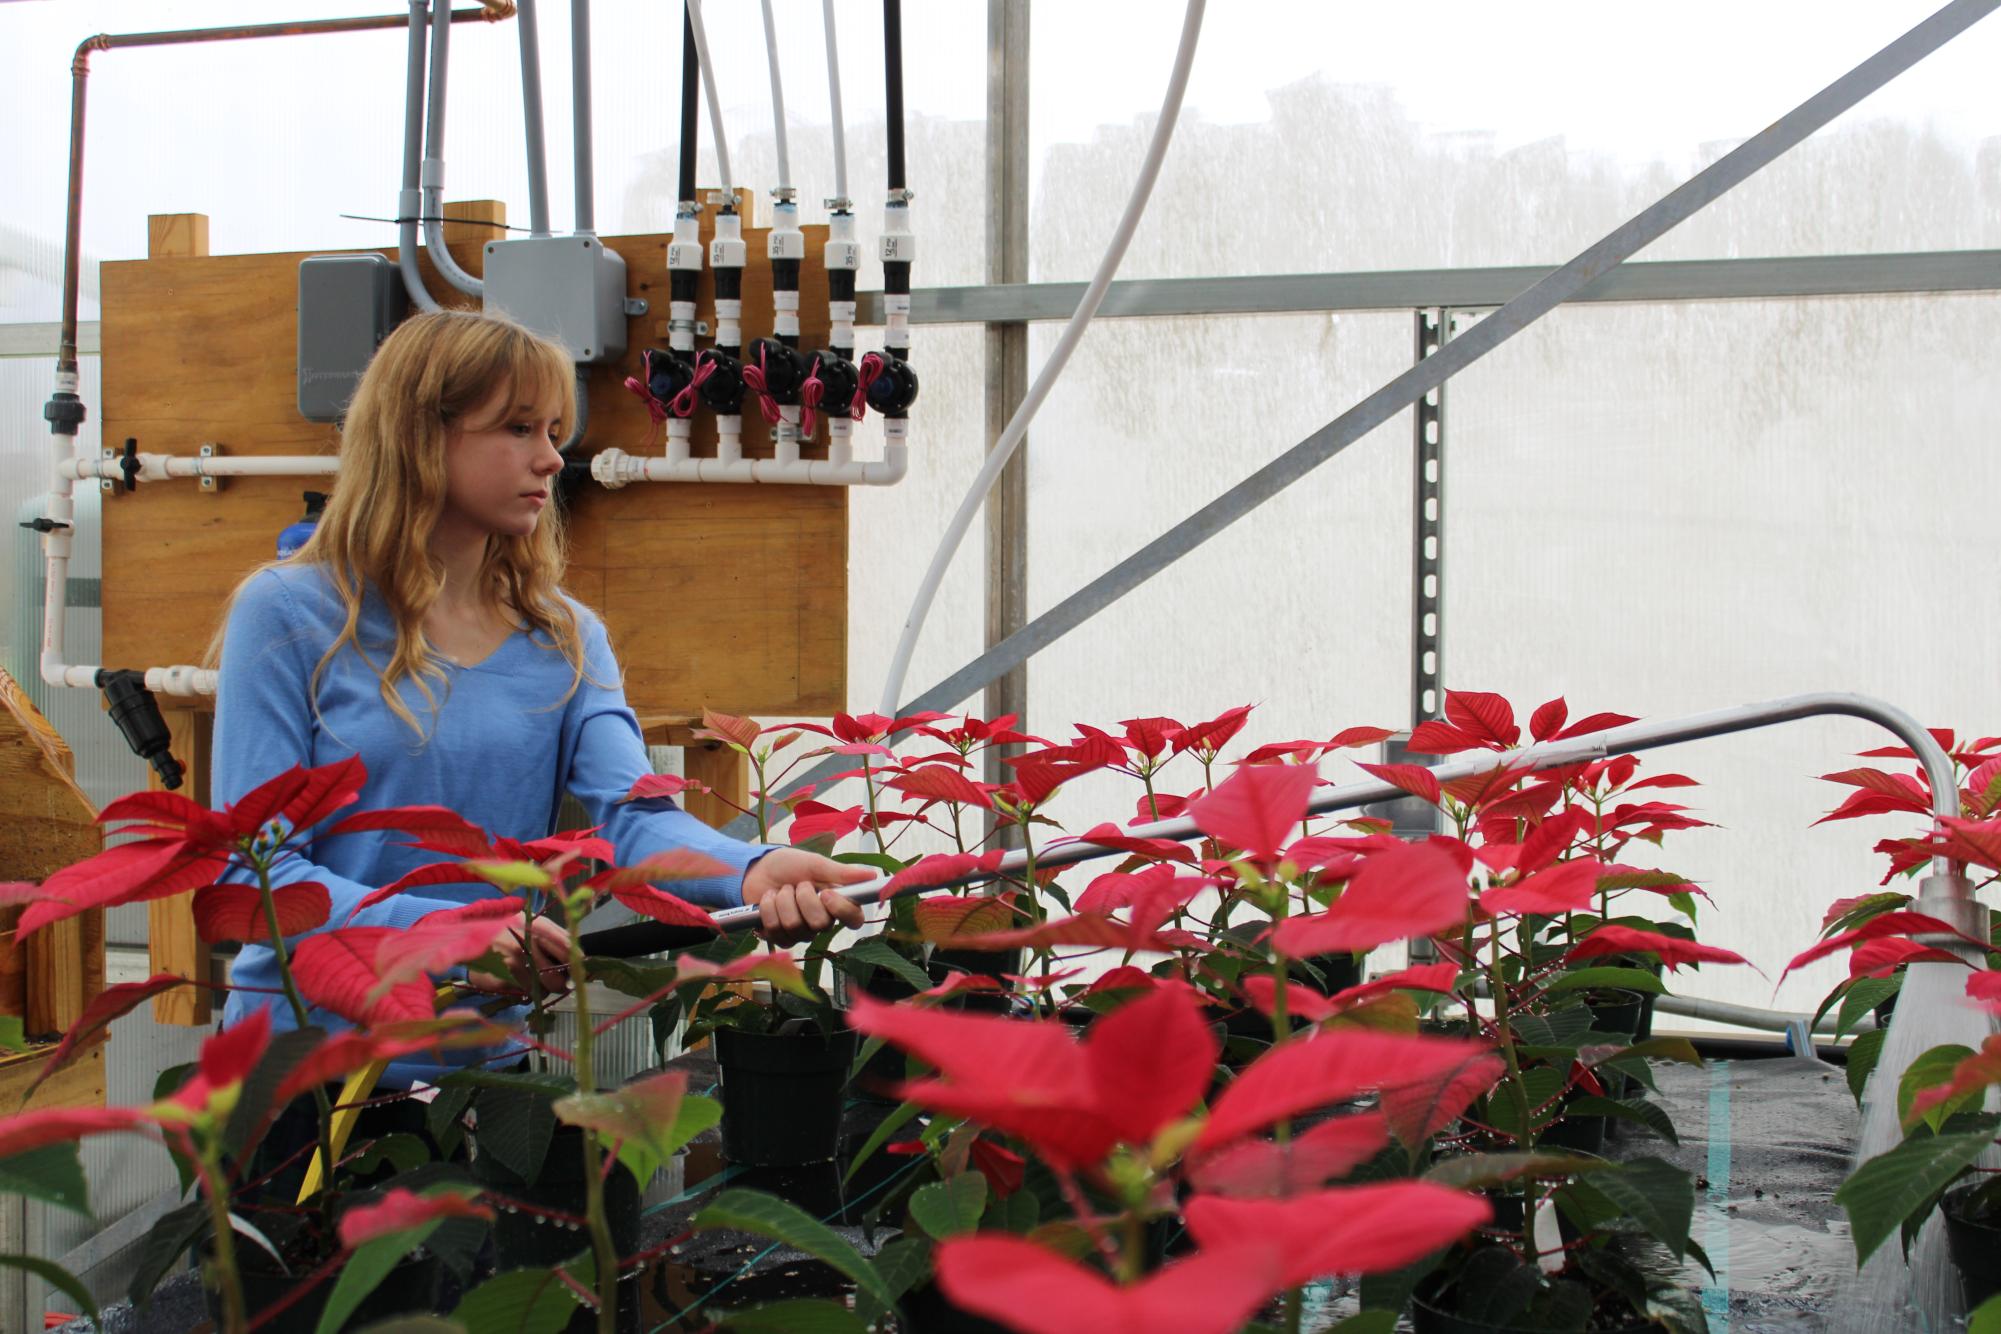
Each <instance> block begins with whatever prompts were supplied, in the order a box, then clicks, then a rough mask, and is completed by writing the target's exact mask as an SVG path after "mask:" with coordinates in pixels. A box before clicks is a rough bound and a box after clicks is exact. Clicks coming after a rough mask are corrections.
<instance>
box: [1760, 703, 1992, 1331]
mask: <svg viewBox="0 0 2001 1334" xmlns="http://www.w3.org/2000/svg"><path fill="white" fill-rule="evenodd" d="M1929 731H1930V733H1931V736H1932V739H1933V740H1934V741H1935V742H1937V744H1938V746H1939V748H1940V749H1941V750H1942V751H1944V752H1945V754H1946V755H1947V756H1948V757H1949V759H1950V761H1951V765H1952V772H1953V779H1954V786H1955V788H1956V793H1955V796H1956V804H1957V807H1958V812H1959V813H1958V814H1957V815H1956V816H1939V815H1937V814H1936V812H1937V804H1936V802H1935V800H1934V794H1933V792H1932V787H1931V781H1930V776H1929V773H1928V771H1927V770H1926V769H1925V767H1924V766H1923V765H1922V764H1919V763H1917V756H1916V754H1915V753H1914V752H1913V751H1912V750H1911V749H1910V748H1909V747H1906V746H1884V747H1878V748H1875V749H1872V750H1867V751H1863V752H1862V754H1861V758H1864V759H1873V760H1878V761H1896V762H1900V763H1898V764H1897V765H1896V766H1895V767H1883V766H1874V765H1871V766H1862V767H1858V768H1853V769H1844V770H1841V771H1839V772H1836V773H1830V774H1823V775H1822V778H1823V779H1824V780H1825V781H1827V782H1831V783H1836V784H1840V785H1841V786H1842V787H1844V788H1850V789H1852V791H1850V792H1848V793H1847V795H1846V796H1845V797H1844V798H1843V800H1842V801H1841V802H1840V803H1839V804H1838V805H1837V806H1836V807H1835V808H1834V809H1833V810H1832V811H1830V812H1829V813H1828V814H1827V815H1825V816H1823V817H1822V818H1821V820H1820V821H1818V822H1817V823H1822V824H1825V823H1828V822H1830V821H1836V820H1851V819H1858V818H1863V817H1868V816H1876V815H1893V816H1904V817H1911V816H1915V817H1918V819H1919V820H1920V821H1922V827H1921V829H1920V830H1919V832H1917V833H1915V834H1912V835H1907V836H1902V837H1891V838H1885V839H1882V840H1880V841H1878V842H1877V844H1876V847H1875V850H1876V851H1877V852H1878V853H1880V854H1882V855H1884V856H1885V857H1886V858H1887V861H1888V867H1887V869H1886V870H1885V872H1884V875H1883V879H1882V881H1881V885H1880V886H1879V888H1878V889H1876V890H1875V891H1872V892H1865V893H1861V894H1856V895H1851V896H1848V897H1844V898H1841V899H1838V900H1836V901H1835V902H1834V903H1833V904H1831V905H1830V906H1829V907H1828V909H1827V912H1826V914H1825V915H1824V916H1823V918H1822V920H1821V931H1820V936H1821V938H1820V940H1819V941H1818V942H1817V943H1816V944H1814V945H1813V946H1811V947H1810V948H1808V949H1806V950H1804V951H1802V952H1801V953H1800V954H1799V955H1797V956H1796V957H1795V958H1794V959H1793V960H1792V961H1791V962H1790V963H1789V964H1788V965H1787V966H1786V969H1787V971H1788V972H1791V971H1792V970H1793V969H1796V968H1801V967H1804V966H1805V965H1807V964H1809V963H1813V962H1815V961H1816V960H1819V959H1822V958H1826V957H1828V956H1830V955H1835V954H1839V953H1841V952H1842V951H1844V950H1845V951H1847V953H1848V976H1847V977H1845V978H1843V979H1842V980H1841V981H1840V982H1838V983H1836V984H1835V986H1834V987H1833V988H1831V989H1830V990H1829V991H1828V993H1827V994H1826V996H1825V997H1823V999H1822V1001H1821V1003H1820V1006H1819V1009H1818V1010H1817V1011H1816V1013H1815V1015H1814V1019H1815V1022H1816V1024H1817V1023H1818V1022H1819V1020H1820V1019H1821V1018H1822V1016H1824V1015H1826V1014H1827V1013H1828V1012H1829V1011H1833V1012H1834V1014H1835V1021H1834V1031H1835V1036H1836V1037H1837V1038H1838V1037H1841V1036H1844V1035H1846V1034H1848V1033H1850V1032H1854V1033H1855V1036H1854V1038H1853V1040H1852V1041H1851V1042H1850V1043H1849V1047H1848V1062H1847V1075H1848V1087H1849V1091H1850V1092H1851V1093H1852V1094H1853V1096H1854V1097H1855V1099H1856V1102H1857V1105H1858V1106H1860V1105H1861V1104H1862V1102H1863V1098H1864V1094H1865V1092H1866V1091H1868V1090H1869V1088H1870V1086H1871V1083H1872V1080H1873V1082H1875V1083H1877V1084H1881V1083H1883V1081H1884V1080H1888V1079H1892V1078H1894V1080H1895V1085H1894V1087H1887V1086H1886V1087H1883V1088H1881V1089H1879V1090H1878V1091H1876V1092H1875V1094H1874V1095H1873V1096H1875V1097H1877V1098H1880V1099H1883V1100H1884V1101H1885V1103H1886V1104H1888V1103H1889V1102H1890V1101H1891V1100H1892V1099H1894V1109H1895V1113H1896V1116H1897V1119H1898V1123H1899V1124H1900V1125H1901V1126H1902V1127H1903V1129H1904V1131H1905V1134H1904V1137H1903V1140H1902V1142H1901V1143H1899V1144H1897V1145H1895V1146H1894V1147H1892V1148H1890V1149H1888V1150H1887V1151H1886V1152H1883V1153H1880V1154H1878V1155H1877V1156H1875V1157H1874V1158H1871V1159H1870V1160H1868V1161H1867V1162H1864V1163H1862V1164H1861V1165H1859V1166H1858V1167H1857V1168H1856V1169H1855V1171H1854V1172H1853V1173H1851V1174H1850V1176H1849V1177H1848V1179H1847V1180H1846V1181H1844V1182H1843V1183H1842V1186H1841V1188H1840V1189H1839V1190H1838V1191H1837V1192H1836V1194H1835V1200H1836V1201H1837V1202H1838V1203H1840V1204H1841V1205H1842V1206H1843V1207H1844V1208H1845V1209H1846V1210H1847V1212H1848V1216H1849V1222H1850V1224H1851V1234H1852V1236H1853V1238H1854V1242H1855V1254H1856V1263H1857V1265H1858V1266H1860V1265H1862V1264H1864V1263H1866V1262H1867V1261H1868V1260H1869V1258H1870V1256H1871V1255H1872V1254H1874V1253H1875V1252H1876V1251H1877V1249H1878V1248H1880V1247H1881V1246H1883V1245H1885V1244H1886V1243H1887V1242H1888V1241H1889V1240H1890V1239H1891V1238H1892V1237H1898V1238H1900V1239H1901V1241H1902V1245H1903V1248H1904V1250H1905V1251H1906V1252H1908V1251H1909V1249H1910V1247H1911V1245H1912V1243H1913V1241H1914V1239H1915V1238H1916V1237H1917V1235H1918V1232H1919V1230H1920V1229H1921V1228H1922V1227H1923V1225H1924V1224H1925V1222H1926V1221H1927V1220H1928V1219H1930V1218H1931V1217H1932V1215H1933V1214H1934V1213H1935V1212H1936V1211H1937V1210H1938V1209H1939V1208H1940V1206H1941V1203H1942V1202H1944V1203H1945V1205H1946V1207H1947V1209H1948V1210H1949V1211H1952V1212H1956V1213H1958V1214H1959V1215H1960V1216H1962V1217H1965V1218H1967V1219H1970V1220H1972V1221H1974V1222H1976V1223H1979V1224H1982V1225H1988V1226H1993V1225H1996V1224H2001V1186H1997V1185H1996V1184H1995V1180H1996V1176H1995V1174H1994V1173H1993V1172H1992V1171H1991V1170H1989V1169H1987V1168H1986V1167H1985V1166H1983V1159H1985V1158H1988V1157H1989V1156H1991V1153H1990V1151H1991V1150H1992V1148H1993V1145H1994V1142H1995V1135H1996V1133H1997V1131H2001V1117H1995V1116H1993V1115H1991V1114H1989V1113H1987V1112H1986V1111H1985V1110H1984V1108H1983V1101H1984V1094H1985V1091H1986V1090H1987V1089H1988V1088H1989V1087H1991V1086H1992V1085H1994V1084H1995V1083H1997V1082H2001V1037H1996V1036H1994V1035H1993V1033H1992V1031H1991V1029H1992V1020H1991V1019H1989V1020H1988V1021H1987V1022H1986V1023H1981V1022H1979V1021H1977V1020H1972V1015H1973V1013H1975V1012H1979V1011H1985V1012H1986V1013H1987V1014H1988V1015H1990V1016H1991V1015H2001V985H1997V982H2001V973H1997V972H1995V971H1994V970H1995V968H1996V966H1997V965H2001V936H1997V935H1996V934H1995V933H1994V927H1993V926H1992V924H1991V923H1990V925H1989V928H1988V930H1987V931H1984V932H1980V933H1978V934H1969V933H1968V931H1967V929H1966V928H1965V927H1964V926H1962V925H1955V924H1953V923H1949V922H1946V921H1943V920H1941V919H1940V918H1938V917H1936V916H1934V915H1932V914H1931V913H1930V912H1928V911H1927V910H1926V905H1925V903H1924V901H1923V900H1922V899H1921V898H1919V897H1916V896H1914V895H1912V894H1910V893H1907V892H1905V891H1903V890H1902V889H1898V888H1891V886H1893V885H1895V884H1896V883H1898V882H1900V881H1905V880H1908V879H1910V878H1913V877H1916V876H1918V875H1920V874H1922V873H1924V872H1926V871H1927V870H1929V869H1930V868H1931V867H1932V865H1933V863H1934V860H1935V859H1940V860H1943V861H1944V862H1945V864H1946V865H1947V866H1949V867H1950V868H1951V871H1952V873H1953V874H1954V875H1959V876H1964V877H1965V879H1966V881H1967V883H1968V888H1969V890H1970V891H1974V892H1977V891H1978V890H1980V889H1983V888H1985V887H1987V886H1989V885H1992V884H1993V883H1994V882H1995V880H1996V879H1997V878H2001V737H1991V736H1982V737H1976V738H1962V737H1960V736H1958V735H1957V734H1956V733H1955V732H1954V731H1952V730H1951V729H1948V728H1936V727H1935V728H1931V729H1929ZM1983 920H1985V919H1984V918H1983ZM1917 967H1922V968H1927V969H1930V970H1932V972H1933V980H1934V981H1935V982H1936V983H1937V984H1938V985H1939V986H1940V987H1941V988H1942V989H1943V990H1945V991H1947V992H1948V993H1950V992H1958V993H1959V1004H1960V1006H1961V1007H1963V1008H1962V1010H1961V1011H1960V1012H1959V1013H1955V1014H1954V1015H1952V1016H1951V1018H1950V1019H1949V1020H1948V1022H1952V1023H1955V1024H1958V1023H1959V1020H1960V1019H1961V1017H1962V1015H1963V1016H1964V1017H1965V1018H1966V1019H1968V1020H1972V1021H1971V1022H1969V1023H1965V1024H1963V1025H1961V1026H1963V1027H1966V1028H1968V1030H1969V1033H1970V1035H1971V1039H1970V1040H1971V1041H1973V1042H1979V1043H1980V1045H1979V1046H1978V1047H1975V1046H1973V1045H1969V1044H1968V1043H1946V1044H1942V1045H1939V1046H1935V1047H1932V1048H1930V1049H1929V1050H1927V1051H1925V1052H1923V1053H1922V1054H1920V1055H1918V1056H1917V1057H1916V1058H1915V1059H1914V1060H1912V1061H1911V1062H1910V1064H1909V1065H1908V1066H1907V1067H1905V1068H1904V1069H1903V1070H1901V1071H1894V1072H1893V1071H1889V1070H1879V1066H1880V1064H1881V1060H1882V1056H1883V1053H1884V1050H1885V1046H1886V1040H1887V1036H1888V1027H1887V1022H1885V1023H1883V1024H1881V1025H1879V1026H1878V1027H1875V1028H1865V1027H1864V1024H1865V1020H1866V1019H1867V1018H1868V1017H1869V1016H1871V1015H1872V1014H1873V1015H1874V1016H1876V1017H1877V1018H1878V1019H1880V1020H1884V1021H1888V1020H1889V1019H1890V1017H1891V1012H1892V1010H1893V1009H1894V1008H1895V1006H1896V1004H1897V1001H1898V998H1899V996H1900V995H1901V994H1902V992H1903V989H1904V987H1905V985H1906V979H1907V978H1909V977H1910V976H1912V972H1911V970H1912V969H1913V968H1917ZM1928 999H1929V1000H1931V1001H1933V1002H1935V1003H1936V1002H1937V1001H1939V1000H1940V999H1941V998H1938V997H1936V996H1934V997H1930V998H1928ZM1945 1003H1947V1004H1950V1001H1946V1002H1945ZM1858 1030H1860V1031H1858ZM1980 1033H1985V1034H1986V1037H1985V1040H1984V1042H1982V1041H1981V1040H1980V1038H1979V1036H1978V1034H1980ZM1990 1318H1991V1317H1990Z"/></svg>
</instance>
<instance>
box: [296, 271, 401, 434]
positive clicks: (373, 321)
mask: <svg viewBox="0 0 2001 1334" xmlns="http://www.w3.org/2000/svg"><path fill="white" fill-rule="evenodd" d="M408 310H409V297H408V294H406V293H405V292H404V290H403V276H402V274H400V273H399V272H397V269H396V265H395V264H394V263H393V262H391V261H390V260H389V259H388V258H386V257H385V256H382V255H378V254H376V253H375V252H373V251H363V252H362V253H360V254H358V255H309V256H307V257H306V258H305V259H302V260H300V261H299V415H300V416H301V417H304V418H305V419H306V420H307V421H314V422H332V421H339V420H340V419H341V416H342V414H344V413H345V412H346V411H347V403H348V400H349V399H351V398H353V397H354V387H355V386H356V385H357V384H359V383H361V373H362V372H363V371H364V370H366V369H368V363H369V360H370V359H371V358H373V357H374V356H375V349H376V348H378V347H380V346H381V345H382V340H383V339H385V338H387V337H388V336H389V331H390V330H391V329H394V328H395V327H396V326H397V325H399V324H401V323H402V322H403V317H404V315H405V314H406V313H407V312H408Z"/></svg>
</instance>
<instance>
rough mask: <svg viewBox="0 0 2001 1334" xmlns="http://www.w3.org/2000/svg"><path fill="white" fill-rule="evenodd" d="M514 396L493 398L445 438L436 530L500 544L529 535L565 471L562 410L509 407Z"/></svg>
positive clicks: (551, 404) (558, 407)
mask: <svg viewBox="0 0 2001 1334" xmlns="http://www.w3.org/2000/svg"><path fill="white" fill-rule="evenodd" d="M514 397H515V396H514V395H513V394H512V393H511V392H500V393H496V394H494V395H493V397H492V398H490V399H488V400H487V401H486V402H484V403H482V404H480V406H479V407H478V408H477V409H475V410H474V411H472V412H470V413H468V414H467V415H466V417H465V419H464V425H463V426H462V427H458V428H456V429H453V430H451V431H450V432H448V434H447V435H446V437H445V508H444V513H443V514H441V515H440V516H439V522H440V524H441V525H450V526H464V527H469V528H472V529H475V530H478V531H479V532H482V533H486V534H492V535H498V536H505V537H527V536H528V535H529V534H531V533H533V532H534V531H535V524H536V522H537V521H538V520H539V519H540V518H541V517H542V510H543V508H544V507H545V506H547V505H548V503H549V498H550V496H549V492H550V485H551V482H552V480H553V479H554V477H555V475H556V474H557V473H558V472H560V471H561V470H562V467H563V456H562V453H561V452H560V451H559V450H558V449H557V445H558V444H560V443H561V439H562V438H561V436H560V434H559V432H560V431H561V429H562V423H561V419H560V417H559V416H558V413H559V412H560V410H561V405H560V404H559V403H557V402H555V401H553V400H552V401H548V402H543V403H524V402H520V401H518V400H517V401H513V402H510V401H509V400H510V399H511V398H514Z"/></svg>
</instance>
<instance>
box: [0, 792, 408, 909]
mask: <svg viewBox="0 0 2001 1334" xmlns="http://www.w3.org/2000/svg"><path fill="white" fill-rule="evenodd" d="M367 778H368V770H367V768H366V767H365V766H364V765H363V764H362V762H361V760H360V758H359V757H350V758H348V759H346V760H342V761H339V762H337V763H334V764H328V765H322V766H321V767H319V768H317V769H306V768H303V767H301V766H298V765H294V766H293V767H292V768H290V769H287V770H286V771H285V772H284V773H282V774H279V775H278V776H277V777H276V778H273V779H272V780H270V781H269V782H267V783H264V784H262V785H261V786H259V787H257V788H254V789H252V790H251V791H250V792H247V793H245V794H244V796H243V799H242V800H241V801H239V802H237V803H236V804H235V805H233V806H230V807H227V808H226V809H224V810H220V811H212V810H209V809H208V808H207V807H205V806H203V805H201V804H199V803H198V802H195V801H191V800H189V799H188V798H187V797H184V796H182V795H181V794H179V793H178V792H134V793H133V794H131V795H130V796H126V797H120V798H119V799H118V800H116V801H114V802H112V803H111V804H110V805H108V806H106V807H105V808H104V810H103V811H102V812H100V813H99V815H98V817H97V821H98V823H99V824H102V825H106V826H109V825H114V824H115V825H123V826H124V828H123V829H122V830H120V831H119V832H121V833H126V834H136V835H139V837H137V838H135V839H133V840H132V841H131V842H128V843H119V844H117V845H115V846H113V847H109V848H106V849H105V850H104V851H103V852H100V853H98V854H97V855H96V856H94V857H87V858H85V859H84V860H83V861H80V862H77V863H76V864H75V865H73V866H66V867H64V868H63V869H62V870H60V871H57V872H56V873H55V874H54V875H52V876H50V877H49V878H48V879H47V880H46V881H45V882H43V884H42V887H41V890H40V899H39V901H37V902H35V903H31V904H29V905H28V907H27V909H26V911H24V912H23V913H22V914H21V925H20V934H21V936H22V937H23V938H25V937H27V936H28V935H29V934H31V933H33V932H35V931H37V930H39V929H41V928H42V927H44V926H46V925H48V924H49V923H50V922H59V921H62V920H63V919H64V918H67V917H74V916H76V915H77V914H78V913H81V912H87V911H89V910H90V909H92V908H111V907H116V906H119V905H121V904H126V903H139V902H143V901H144V900H147V899H158V898H165V897H167V896H169V895H172V894H181V893H185V892H186V891H188V890H190V889H198V888H200V887H201V886H203V885H208V884H211V883H213V882H214V881H215V880H216V879H217V878H219V877H220V876H221V875H222V873H223V872H224V871H225V870H226V869H227V868H228V866H229V860H230V856H231V855H232V854H233V853H235V852H237V851H238V850H239V849H240V848H243V847H245V846H247V845H248V844H250V843H251V842H254V841H255V840H256V839H258V838H260V837H264V836H268V835H271V834H273V833H274V832H275V833H279V834H285V833H294V832H297V831H300V830H304V829H309V828H311V827H312V826H313V825H316V824H318V823H319V822H320V821H322V820H324V819H326V818H327V817H328V816H329V815H332V814H333V813H334V812H335V811H337V810H339V809H340V808H341V807H343V806H347V805H350V804H352V803H353V802H354V801H355V800H356V799H358V798H359V797H360V795H361V785H362V783H363V782H365V781H366V780H367Z"/></svg>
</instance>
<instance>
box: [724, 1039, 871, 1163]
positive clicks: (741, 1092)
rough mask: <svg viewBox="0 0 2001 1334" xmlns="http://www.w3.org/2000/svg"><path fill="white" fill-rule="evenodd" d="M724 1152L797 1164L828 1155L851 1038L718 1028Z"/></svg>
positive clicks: (736, 1159) (837, 1125) (835, 1139)
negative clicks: (748, 1031) (743, 1031)
mask: <svg viewBox="0 0 2001 1334" xmlns="http://www.w3.org/2000/svg"><path fill="white" fill-rule="evenodd" d="M715 1048H716V1069H717V1071H718V1072H719V1073H720V1074H721V1077H722V1087H723V1156H724V1157H726V1158H728V1159H729V1160H730V1161H731V1162H733V1163H738V1164H740V1165H742V1166H745V1167H802V1166H804V1165H805V1164H807V1163H822V1162H826V1161H828V1160H829V1159H831V1158H833V1157H834V1153H835V1150H836V1149H838V1148H839V1147H840V1138H841V1104H842V1102H843V1100H844V1098H845V1095H846V1093H847V1084H848V1070H849V1068H850V1067H851V1066H852V1065H853V1064H854V1060H855V1051H856V1050H857V1046H856V1035H855V1034H854V1033H852V1032H848V1031H845V1030H844V1031H842V1032H838V1033H782V1034H781V1033H740V1032H738V1031H737V1030H735V1029H730V1028H719V1029H717V1030H716V1035H715Z"/></svg>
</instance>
